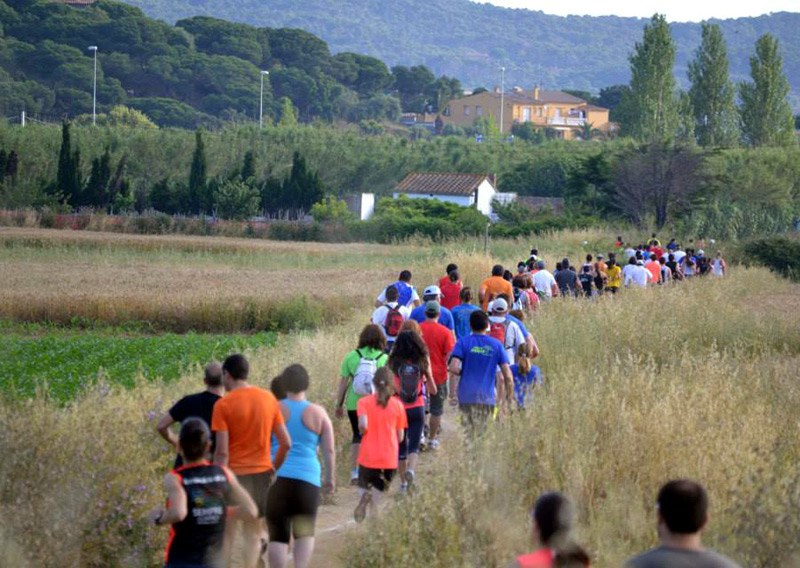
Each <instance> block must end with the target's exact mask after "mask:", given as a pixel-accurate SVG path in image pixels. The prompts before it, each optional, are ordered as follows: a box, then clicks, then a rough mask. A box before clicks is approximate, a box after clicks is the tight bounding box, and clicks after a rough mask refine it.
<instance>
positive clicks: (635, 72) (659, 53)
mask: <svg viewBox="0 0 800 568" xmlns="http://www.w3.org/2000/svg"><path fill="white" fill-rule="evenodd" d="M629 60H630V64H631V90H630V91H629V92H628V93H627V94H626V96H625V99H624V102H623V104H624V107H625V108H624V111H623V113H622V114H623V116H624V117H625V121H624V122H623V124H622V127H623V133H624V134H625V135H628V136H631V137H633V138H635V139H637V140H640V141H644V142H655V141H659V140H665V139H670V138H672V137H674V136H675V134H676V130H677V125H678V99H677V96H676V91H675V77H674V75H673V68H674V66H675V42H674V41H673V39H672V34H671V32H670V29H669V24H668V23H667V19H666V17H665V16H662V15H660V14H656V15H654V16H653V18H652V20H650V23H649V24H648V25H647V26H645V28H644V36H643V39H642V41H641V42H637V43H636V47H635V49H634V52H633V53H632V54H631V56H630V57H629Z"/></svg>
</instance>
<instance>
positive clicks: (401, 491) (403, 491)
mask: <svg viewBox="0 0 800 568" xmlns="http://www.w3.org/2000/svg"><path fill="white" fill-rule="evenodd" d="M406 493H408V483H406V482H405V481H404V482H403V483H401V484H400V487H399V488H398V489H397V494H398V495H405V494H406Z"/></svg>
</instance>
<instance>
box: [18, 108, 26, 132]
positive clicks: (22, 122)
mask: <svg viewBox="0 0 800 568" xmlns="http://www.w3.org/2000/svg"><path fill="white" fill-rule="evenodd" d="M19 123H20V124H21V125H22V128H25V111H24V110H23V111H22V116H21V117H20V119H19Z"/></svg>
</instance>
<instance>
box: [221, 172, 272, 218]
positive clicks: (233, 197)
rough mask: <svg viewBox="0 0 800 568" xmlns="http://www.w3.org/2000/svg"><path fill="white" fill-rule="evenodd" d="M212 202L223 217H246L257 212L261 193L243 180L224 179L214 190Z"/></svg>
mask: <svg viewBox="0 0 800 568" xmlns="http://www.w3.org/2000/svg"><path fill="white" fill-rule="evenodd" d="M214 203H215V204H216V206H217V210H218V212H219V215H220V217H222V218H223V219H247V218H248V217H252V216H253V215H255V214H256V213H257V212H258V207H259V205H260V204H261V194H260V193H259V191H258V189H257V188H255V187H252V186H250V185H248V184H247V183H245V182H243V181H238V180H226V181H223V182H222V183H221V184H220V186H219V188H217V190H216V191H215V192H214Z"/></svg>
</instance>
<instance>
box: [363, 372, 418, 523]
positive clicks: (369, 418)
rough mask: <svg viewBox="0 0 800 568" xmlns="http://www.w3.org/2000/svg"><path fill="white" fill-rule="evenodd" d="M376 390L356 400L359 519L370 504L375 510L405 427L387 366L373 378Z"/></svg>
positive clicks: (388, 480) (394, 467)
mask: <svg viewBox="0 0 800 568" xmlns="http://www.w3.org/2000/svg"><path fill="white" fill-rule="evenodd" d="M372 384H373V386H374V387H375V393H374V394H371V395H368V396H365V397H362V398H360V399H358V427H359V429H360V430H361V434H362V437H361V445H360V446H359V448H358V488H359V489H358V491H359V494H360V495H361V499H360V500H359V502H358V506H356V510H355V513H354V515H353V516H354V517H355V520H356V522H359V523H360V522H361V521H363V520H364V518H365V517H366V515H367V508H368V507H369V509H370V511H371V513H372V514H373V515H375V514H377V512H378V505H380V501H381V498H382V496H383V493H384V492H385V491H386V490H387V489H388V488H389V484H390V483H391V482H392V478H394V475H395V473H397V466H398V465H399V462H400V457H399V455H400V442H402V441H403V437H404V435H405V430H406V428H408V420H407V419H406V411H405V408H403V403H402V402H400V399H399V398H397V397H396V396H393V395H394V377H393V375H392V371H391V370H390V369H389V368H388V367H381V368H380V369H378V370H377V372H376V373H375V377H374V378H373V379H372Z"/></svg>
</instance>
